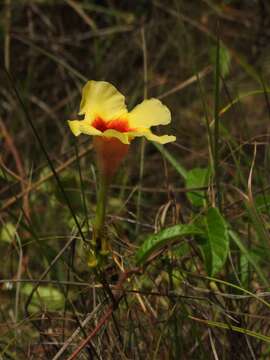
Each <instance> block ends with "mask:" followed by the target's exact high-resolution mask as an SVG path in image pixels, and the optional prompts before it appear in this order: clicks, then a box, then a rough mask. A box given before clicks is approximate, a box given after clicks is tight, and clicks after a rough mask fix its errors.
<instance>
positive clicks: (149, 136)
mask: <svg viewBox="0 0 270 360" xmlns="http://www.w3.org/2000/svg"><path fill="white" fill-rule="evenodd" d="M127 135H128V136H129V138H130V139H132V138H134V137H141V136H144V137H146V139H147V140H150V141H155V142H157V143H159V144H167V143H169V142H173V141H175V140H176V137H175V136H173V135H161V136H158V135H155V134H153V133H152V131H151V130H149V129H144V130H142V131H130V132H128V133H127Z"/></svg>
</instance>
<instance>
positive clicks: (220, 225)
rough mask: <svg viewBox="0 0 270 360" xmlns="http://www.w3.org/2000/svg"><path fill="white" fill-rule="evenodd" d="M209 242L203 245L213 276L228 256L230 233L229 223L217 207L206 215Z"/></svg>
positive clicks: (208, 267) (207, 265) (207, 263)
mask: <svg viewBox="0 0 270 360" xmlns="http://www.w3.org/2000/svg"><path fill="white" fill-rule="evenodd" d="M205 221H206V228H207V233H206V235H207V242H206V244H205V245H203V246H202V249H203V253H204V257H205V265H206V269H207V272H208V274H209V275H210V276H213V275H214V274H216V273H217V272H219V271H220V270H221V269H222V267H223V265H224V264H225V261H226V259H227V256H228V251H229V234H228V228H227V224H226V222H225V220H224V218H223V217H222V215H221V214H220V212H219V211H218V209H216V208H210V209H209V210H208V213H207V215H206V219H205Z"/></svg>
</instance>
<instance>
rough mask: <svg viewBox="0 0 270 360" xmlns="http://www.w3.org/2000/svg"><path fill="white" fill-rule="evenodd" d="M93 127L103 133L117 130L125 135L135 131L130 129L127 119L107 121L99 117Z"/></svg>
mask: <svg viewBox="0 0 270 360" xmlns="http://www.w3.org/2000/svg"><path fill="white" fill-rule="evenodd" d="M92 126H93V127H94V128H95V129H97V130H99V131H101V132H104V131H106V130H116V131H119V132H121V133H125V132H128V131H132V130H133V129H131V128H130V127H129V124H128V121H127V120H125V119H115V120H111V121H105V120H103V119H101V118H100V117H97V118H95V120H94V121H93V122H92Z"/></svg>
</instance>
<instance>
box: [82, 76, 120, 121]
mask: <svg viewBox="0 0 270 360" xmlns="http://www.w3.org/2000/svg"><path fill="white" fill-rule="evenodd" d="M126 113H127V108H126V104H125V97H124V95H122V94H121V93H120V92H119V91H118V90H117V89H116V88H115V87H114V86H113V85H112V84H110V83H108V82H106V81H94V80H91V81H88V82H87V83H86V85H85V86H84V87H83V90H82V101H81V105H80V115H84V114H85V118H86V119H87V120H90V121H93V120H94V119H95V118H96V117H100V118H101V119H103V120H104V121H110V120H113V119H117V118H120V117H122V116H123V115H125V114H126Z"/></svg>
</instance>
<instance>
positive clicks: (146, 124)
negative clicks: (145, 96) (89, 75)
mask: <svg viewBox="0 0 270 360" xmlns="http://www.w3.org/2000/svg"><path fill="white" fill-rule="evenodd" d="M79 114H80V115H84V120H71V121H69V122H68V123H69V126H70V129H71V131H72V132H73V134H74V135H75V136H78V135H80V134H87V135H93V136H99V137H102V138H107V139H112V138H115V139H118V140H119V141H120V142H121V143H123V144H129V143H130V141H131V140H132V139H134V138H135V137H141V136H144V137H146V138H147V139H148V140H150V141H155V142H158V143H160V144H166V143H169V142H172V141H175V140H176V138H175V136H172V135H162V136H158V135H155V134H153V133H152V131H151V130H150V128H151V127H152V126H156V125H167V124H169V123H170V122H171V113H170V110H169V109H168V108H167V107H166V106H165V105H163V104H162V103H161V101H159V100H158V99H154V98H152V99H149V100H144V101H143V102H141V103H140V104H138V105H137V106H136V107H135V108H134V109H133V110H132V111H130V112H128V110H127V107H126V104H125V97H124V95H122V94H121V93H120V92H119V91H118V90H117V89H116V88H115V87H114V86H113V85H112V84H110V83H108V82H106V81H94V80H91V81H88V82H87V83H86V85H85V86H84V88H83V91H82V101H81V105H80V112H79ZM104 140H105V139H104Z"/></svg>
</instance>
